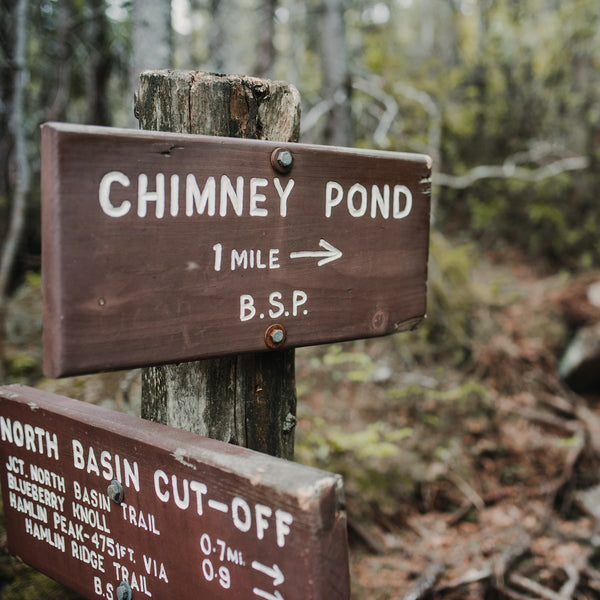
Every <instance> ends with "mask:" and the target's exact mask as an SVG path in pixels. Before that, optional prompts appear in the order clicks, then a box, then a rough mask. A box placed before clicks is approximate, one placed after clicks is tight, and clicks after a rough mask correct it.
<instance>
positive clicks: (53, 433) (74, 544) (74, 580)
mask: <svg viewBox="0 0 600 600" xmlns="http://www.w3.org/2000/svg"><path fill="white" fill-rule="evenodd" d="M0 460H1V464H2V465H3V468H2V470H1V473H2V474H1V481H2V492H3V500H4V512H5V517H6V527H7V533H8V544H9V549H10V551H11V552H12V553H13V554H16V555H18V556H20V557H21V558H22V559H23V560H25V561H26V562H28V563H29V564H31V565H32V566H34V567H35V568H37V569H39V570H40V571H42V572H44V573H46V574H47V575H49V576H50V577H52V578H54V579H56V580H57V581H59V582H61V583H63V584H65V585H67V586H68V587H70V588H72V589H74V590H75V591H77V592H78V593H80V594H81V595H83V596H84V597H85V598H88V599H90V600H98V599H104V600H115V599H116V598H117V597H118V596H117V589H118V587H119V586H120V585H121V581H126V582H127V586H129V590H128V591H130V592H133V598H134V600H139V599H141V598H154V599H156V598H182V599H191V598H211V599H215V600H219V599H225V600H236V599H237V600H252V599H255V600H302V599H305V600H318V599H323V600H331V599H334V598H340V599H346V598H348V597H349V574H348V561H347V551H348V548H347V537H346V517H345V511H344V506H343V492H342V484H341V477H340V476H339V475H333V474H330V473H325V472H323V471H319V470H316V469H312V468H309V467H304V466H301V465H298V464H294V463H291V462H288V461H285V460H282V459H277V458H273V457H270V456H266V455H264V454H259V453H257V452H253V451H251V450H247V449H244V448H240V447H237V446H233V445H230V444H225V443H223V442H218V441H216V440H211V439H208V438H201V437H198V436H196V435H194V434H190V433H187V432H183V431H180V430H177V429H173V428H170V427H166V426H164V425H159V424H156V423H151V422H148V421H143V420H141V419H139V418H137V417H133V416H129V415H123V414H118V413H115V412H114V411H110V410H106V409H102V408H99V407H96V406H92V405H89V404H86V403H83V402H77V401H74V400H70V399H68V398H64V397H62V396H56V395H54V394H49V393H47V392H43V391H40V390H36V389H33V388H28V387H24V386H5V387H0ZM117 482H118V483H117ZM192 574H193V575H192ZM124 589H127V587H122V588H121V591H123V590H124ZM130 599H131V596H129V600H130Z"/></svg>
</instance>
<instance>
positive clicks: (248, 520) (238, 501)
mask: <svg viewBox="0 0 600 600" xmlns="http://www.w3.org/2000/svg"><path fill="white" fill-rule="evenodd" d="M240 512H241V513H242V514H240ZM231 514H232V516H233V524H234V525H235V526H236V528H237V529H239V530H240V531H242V532H244V533H246V532H248V531H250V527H252V513H251V512H250V506H248V503H247V502H246V501H245V500H244V499H243V498H240V497H239V496H236V497H235V498H234V499H233V501H232V502H231Z"/></svg>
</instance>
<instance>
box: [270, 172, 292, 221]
mask: <svg viewBox="0 0 600 600" xmlns="http://www.w3.org/2000/svg"><path fill="white" fill-rule="evenodd" d="M273 183H274V184H275V189H276V190H277V193H278V194H279V215H280V216H281V217H287V203H288V198H289V197H290V194H291V192H292V189H293V188H294V183H295V181H294V180H293V179H290V180H289V181H288V183H287V185H286V186H285V189H283V186H282V185H281V182H280V181H279V179H278V178H277V177H276V178H275V179H273Z"/></svg>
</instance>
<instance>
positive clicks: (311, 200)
mask: <svg viewBox="0 0 600 600" xmlns="http://www.w3.org/2000/svg"><path fill="white" fill-rule="evenodd" d="M430 166H431V165H430V159H429V158H428V157H426V156H423V155H413V154H401V153H391V152H376V151H366V150H354V149H340V148H330V147H320V146H311V145H305V144H295V143H286V144H278V143H275V142H269V141H261V140H248V139H233V138H222V137H218V138H217V137H207V136H196V135H184V134H171V133H155V132H142V131H133V130H131V131H130V130H118V129H112V128H111V129H108V128H99V127H85V126H75V125H65V124H57V123H50V124H46V125H44V126H43V128H42V203H43V204H42V212H43V270H44V303H45V305H44V327H45V331H44V345H45V348H44V357H45V358H44V360H45V365H44V370H45V373H46V375H48V376H51V377H58V376H63V375H69V374H76V373H85V372H93V371H98V370H110V369H119V368H130V367H135V366H146V365H151V364H162V363H169V362H180V361H185V360H191V359H197V358H201V357H206V356H220V355H230V354H236V353H243V352H253V351H260V350H269V349H278V348H288V347H297V346H302V345H310V344H319V343H326V342H333V341H338V340H346V339H354V338H366V337H372V336H379V335H384V334H388V333H393V332H396V331H400V330H403V329H408V328H412V327H413V326H414V325H416V323H418V322H419V321H420V320H421V319H422V317H423V316H424V314H425V296H426V276H427V255H428V239H429V186H430V184H429V174H430Z"/></svg>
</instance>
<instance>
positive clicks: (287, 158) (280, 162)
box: [271, 148, 294, 175]
mask: <svg viewBox="0 0 600 600" xmlns="http://www.w3.org/2000/svg"><path fill="white" fill-rule="evenodd" d="M293 163H294V157H293V156H292V153H291V152H290V151H289V150H287V149H286V148H275V150H273V152H272V153H271V165H272V166H273V168H274V169H275V170H276V171H277V172H278V173H282V174H284V175H285V174H286V173H289V172H290V171H291V170H292V165H293Z"/></svg>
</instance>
